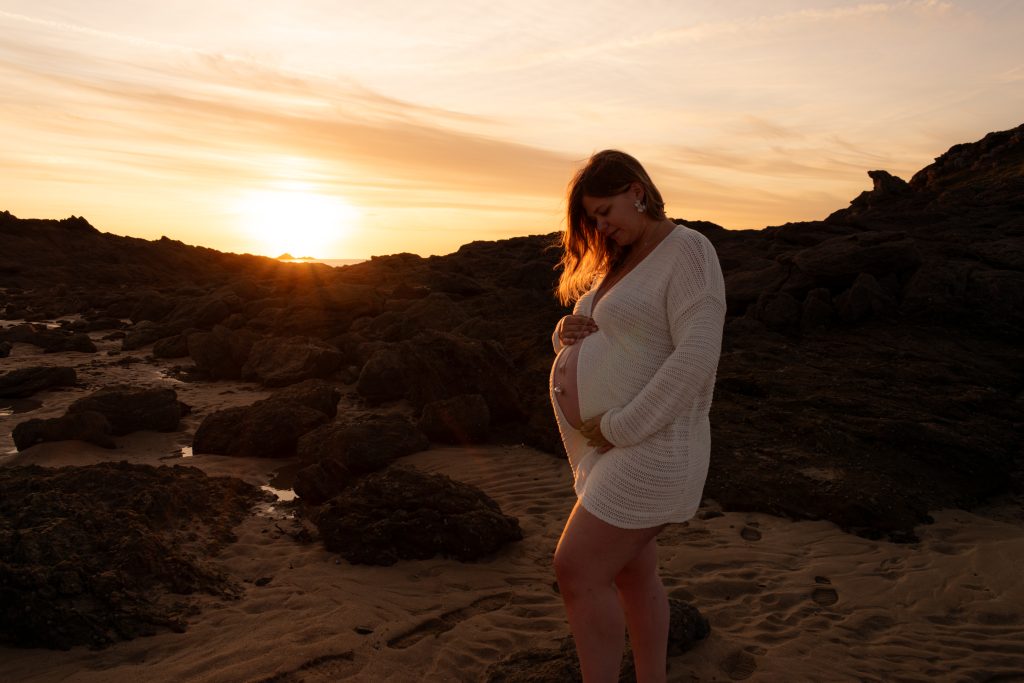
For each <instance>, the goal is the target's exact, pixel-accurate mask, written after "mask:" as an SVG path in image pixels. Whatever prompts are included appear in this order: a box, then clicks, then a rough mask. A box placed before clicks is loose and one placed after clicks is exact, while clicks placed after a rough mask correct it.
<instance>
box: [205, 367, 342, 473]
mask: <svg viewBox="0 0 1024 683" xmlns="http://www.w3.org/2000/svg"><path fill="white" fill-rule="evenodd" d="M339 398H340V394H339V393H338V391H337V390H336V389H334V388H333V387H331V386H330V385H329V384H327V383H326V382H321V381H318V380H307V381H305V382H302V383H300V384H295V385H292V386H291V387H288V388H286V389H283V390H281V391H278V392H275V393H274V394H271V395H270V396H269V397H268V398H266V399H263V400H262V401H257V402H256V403H253V404H252V405H250V406H242V407H236V408H228V409H226V410H219V411H217V412H215V413H212V414H211V415H208V416H207V417H206V418H205V419H204V420H203V421H202V423H200V425H199V428H198V429H196V433H195V436H194V437H193V439H192V450H193V452H194V453H197V454H199V453H214V454H218V455H238V456H245V457H254V458H287V457H291V456H294V455H295V454H296V451H297V449H298V443H299V438H300V437H301V436H302V435H303V434H306V433H307V432H310V431H312V430H313V429H315V428H317V427H319V426H320V425H322V424H325V423H326V422H328V421H330V420H331V419H332V418H333V417H334V415H335V414H336V411H337V403H338V399H339Z"/></svg>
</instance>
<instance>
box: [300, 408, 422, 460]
mask: <svg viewBox="0 0 1024 683" xmlns="http://www.w3.org/2000/svg"><path fill="white" fill-rule="evenodd" d="M427 448H430V442H429V441H428V440H427V437H426V436H424V435H423V433H422V432H420V430H419V429H417V428H416V426H415V425H413V424H412V423H410V422H409V421H408V420H406V419H405V418H404V417H402V416H401V415H367V416H365V417H363V418H360V419H358V420H350V421H344V422H332V423H331V424H326V425H324V426H322V427H319V428H318V429H316V430H314V431H311V432H309V433H308V434H306V435H305V436H303V437H302V439H300V441H299V446H298V455H299V458H300V459H301V460H304V461H307V462H321V461H325V460H336V461H338V462H339V463H341V464H342V465H344V466H345V469H346V470H347V471H348V472H350V473H352V474H353V475H360V474H366V473H368V472H375V471H377V470H380V469H383V468H385V467H387V466H388V465H390V464H391V463H392V462H394V461H395V460H396V459H398V458H400V457H402V456H404V455H410V454H412V453H417V452H419V451H423V450H426V449H427Z"/></svg>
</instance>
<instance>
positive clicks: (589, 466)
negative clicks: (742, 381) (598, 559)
mask: <svg viewBox="0 0 1024 683" xmlns="http://www.w3.org/2000/svg"><path fill="white" fill-rule="evenodd" d="M600 284H601V282H600V279H599V280H598V281H597V282H595V284H594V286H593V287H592V288H591V289H590V291H589V292H587V293H586V294H584V295H583V296H582V297H581V298H580V299H579V301H577V302H576V306H575V307H574V309H573V312H574V313H575V314H577V315H588V316H590V317H592V318H594V320H595V321H596V322H597V325H598V328H599V329H598V331H597V332H595V333H592V334H590V335H589V336H587V337H586V338H584V339H583V340H581V341H579V342H577V344H581V345H582V346H581V347H580V349H579V350H578V353H579V358H578V365H577V389H578V395H579V400H580V414H581V416H582V417H583V419H584V420H586V419H588V418H591V417H594V416H596V415H602V414H603V417H602V418H601V432H602V433H603V434H604V436H605V438H607V439H608V441H609V442H611V443H612V444H613V445H614V448H612V449H611V450H610V451H608V452H607V453H604V454H600V453H598V452H597V450H596V449H595V448H593V447H590V446H588V445H587V443H586V439H585V438H583V436H582V434H580V432H578V431H577V430H575V429H573V428H572V427H571V426H570V425H569V424H568V423H567V422H566V420H565V417H564V415H562V412H561V409H560V408H559V406H558V403H557V401H556V400H555V395H554V392H553V387H552V392H551V399H552V404H553V406H554V411H555V417H556V419H557V421H558V428H559V431H560V432H561V435H562V442H563V444H564V445H565V449H566V453H567V455H568V456H569V463H570V465H571V466H572V470H573V475H574V477H575V490H576V494H577V496H578V497H579V500H580V502H581V504H582V505H583V507H585V508H586V509H587V510H588V511H589V512H591V513H592V514H594V515H595V516H597V517H598V518H600V519H602V520H604V521H606V522H608V523H609V524H613V525H615V526H618V527H622V528H629V529H635V528H646V527H652V526H657V525H659V524H663V523H667V522H681V521H685V520H687V519H690V518H691V517H693V515H694V514H695V513H696V511H697V508H698V506H699V505H700V499H701V492H702V491H703V489H704V481H705V479H706V478H707V471H708V459H709V455H710V450H711V434H710V425H709V422H708V412H709V411H710V409H711V397H712V393H713V391H714V385H715V372H716V370H717V367H718V358H719V354H720V352H721V343H722V327H723V325H724V321H725V285H724V282H723V279H722V270H721V267H720V266H719V263H718V258H717V256H716V254H715V250H714V247H713V246H712V245H711V243H710V242H709V241H708V240H707V238H705V237H704V236H703V235H701V234H700V233H699V232H697V231H695V230H692V229H690V228H688V227H685V226H681V225H680V226H677V227H676V228H675V229H674V230H673V231H672V232H671V233H669V234H668V235H667V236H666V237H665V238H664V239H663V240H662V241H661V242H660V243H659V244H658V245H657V246H656V247H655V248H654V250H653V251H652V252H651V253H650V254H648V255H647V257H646V258H644V260H643V261H641V262H640V263H639V264H638V265H637V266H636V267H635V268H633V270H631V271H630V272H629V273H627V274H626V275H625V277H623V278H622V279H621V280H620V281H619V282H617V283H616V284H614V285H613V286H612V287H611V288H610V289H609V290H608V291H607V292H605V293H604V294H603V295H602V296H601V299H600V300H599V301H598V304H597V306H596V307H594V306H593V300H594V295H595V293H596V292H597V289H598V288H599V287H600ZM552 344H553V345H554V348H555V351H556V352H560V351H561V350H562V345H561V343H560V342H559V340H558V335H557V333H555V334H553V335H552ZM553 376H554V370H553V368H552V377H553Z"/></svg>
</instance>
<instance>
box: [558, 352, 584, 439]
mask: <svg viewBox="0 0 1024 683" xmlns="http://www.w3.org/2000/svg"><path fill="white" fill-rule="evenodd" d="M582 347H583V342H582V341H579V342H576V343H575V344H572V345H570V346H566V347H565V348H563V349H562V351H561V353H559V354H558V357H557V358H555V368H554V372H553V373H552V384H553V385H554V386H553V389H554V395H555V401H557V402H558V407H559V408H560V409H561V411H562V415H564V416H565V420H566V422H568V423H569V425H570V426H572V427H573V428H574V429H579V428H580V426H581V425H582V424H583V418H582V417H580V397H579V391H578V388H577V385H578V382H577V380H576V376H577V372H578V370H577V368H578V365H579V358H580V349H581V348H582Z"/></svg>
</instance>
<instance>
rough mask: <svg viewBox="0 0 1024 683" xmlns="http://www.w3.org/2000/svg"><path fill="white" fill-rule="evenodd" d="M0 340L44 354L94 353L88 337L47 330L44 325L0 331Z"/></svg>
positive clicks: (76, 333) (94, 350) (30, 325)
mask: <svg viewBox="0 0 1024 683" xmlns="http://www.w3.org/2000/svg"><path fill="white" fill-rule="evenodd" d="M0 339H2V340H4V341H8V342H22V343H25V344H32V345H34V346H38V347H40V348H41V349H43V351H44V352H45V353H61V352H64V351H80V352H82V353H96V345H95V344H93V343H92V340H91V339H90V338H89V335H87V334H82V333H78V332H68V331H65V330H59V329H56V330H55V329H47V328H46V326H44V325H36V324H33V323H25V324H23V325H15V326H14V327H9V328H7V329H6V330H0Z"/></svg>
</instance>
